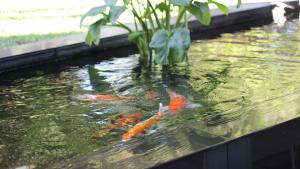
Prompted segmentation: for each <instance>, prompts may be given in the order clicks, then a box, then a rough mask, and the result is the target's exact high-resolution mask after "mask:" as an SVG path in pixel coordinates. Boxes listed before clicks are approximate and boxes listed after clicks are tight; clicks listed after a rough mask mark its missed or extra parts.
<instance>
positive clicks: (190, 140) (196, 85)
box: [0, 20, 300, 168]
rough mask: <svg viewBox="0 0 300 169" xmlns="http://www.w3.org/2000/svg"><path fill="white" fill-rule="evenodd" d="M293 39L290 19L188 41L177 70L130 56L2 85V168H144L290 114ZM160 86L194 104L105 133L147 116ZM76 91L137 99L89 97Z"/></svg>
mask: <svg viewBox="0 0 300 169" xmlns="http://www.w3.org/2000/svg"><path fill="white" fill-rule="evenodd" d="M299 39H300V30H299V22H298V21H297V20H293V21H289V22H286V23H285V25H284V26H283V27H279V26H277V25H275V24H272V25H267V26H263V27H259V28H253V29H251V30H249V31H245V32H240V33H234V34H223V35H222V36H221V37H220V38H217V39H213V40H201V41H196V42H194V43H193V45H192V47H191V49H190V52H189V58H188V62H187V63H184V64H180V65H177V66H170V67H164V68H162V67H160V66H154V67H153V68H152V70H148V69H146V68H144V67H141V66H140V65H139V62H138V58H137V56H136V55H133V56H130V57H127V58H116V59H111V60H108V61H102V62H100V63H95V64H94V65H86V66H84V67H71V68H69V69H67V70H65V71H62V72H60V73H55V74H45V75H37V76H34V77H30V78H23V79H18V80H14V81H12V82H11V83H9V84H7V85H1V86H0V134H1V137H0V168H10V167H20V166H26V165H27V166H29V165H32V166H33V165H34V166H36V167H37V168H45V167H48V168H55V167H56V168H124V167H126V168H147V167H150V166H153V165H155V164H159V163H162V162H165V161H167V160H170V159H174V158H177V157H180V156H183V155H185V154H189V153H192V152H194V151H197V150H201V149H203V148H206V147H209V146H212V145H214V144H217V143H221V142H223V141H226V140H229V139H233V138H237V137H240V136H242V135H245V134H248V133H250V132H253V131H257V130H260V129H263V128H266V127H269V126H272V125H275V124H278V123H281V122H283V121H286V120H289V119H291V118H294V117H297V116H298V115H299V112H300V111H299V109H300V105H299V104H298V103H299V100H300V78H299V77H300V64H299V62H300V57H299V56H300V55H299V54H300V52H299V50H297V49H298V48H299V47H300V42H299ZM166 88H169V89H172V90H174V91H175V92H177V93H180V94H182V95H184V96H185V97H186V98H188V100H190V101H191V102H194V103H197V104H201V105H202V106H201V107H196V108H193V109H184V110H183V111H182V112H180V113H177V114H175V115H172V116H167V117H165V118H164V119H163V120H161V121H160V122H159V123H158V124H157V125H156V126H155V127H153V128H151V130H150V131H149V132H148V133H145V134H143V135H142V136H139V137H136V138H133V139H131V140H130V141H127V142H122V141H121V137H122V134H123V133H125V132H126V131H128V130H129V129H130V127H132V124H126V125H120V126H121V127H115V128H113V129H111V130H108V129H107V126H111V125H116V124H118V122H117V121H118V119H119V118H120V117H121V116H120V115H124V116H125V117H126V116H128V115H130V114H131V113H134V112H139V113H141V114H142V115H143V116H142V120H145V119H147V118H149V117H151V116H152V115H153V114H154V113H156V112H157V109H158V103H159V102H162V103H163V104H164V105H167V104H168V102H169V97H168V94H167V92H166ZM147 91H151V92H155V93H156V97H157V99H147V97H146V93H147ZM82 94H106V95H118V96H134V97H135V98H136V100H135V101H122V100H119V101H118V100H117V101H93V102H88V101H81V100H79V99H78V96H79V95H82ZM104 130H105V131H107V132H104ZM97 132H100V133H101V137H99V139H98V140H97V141H96V142H93V141H92V137H93V136H94V135H95V133H97Z"/></svg>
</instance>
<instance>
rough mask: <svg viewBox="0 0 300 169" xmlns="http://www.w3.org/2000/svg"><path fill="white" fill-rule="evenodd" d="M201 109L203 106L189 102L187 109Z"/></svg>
mask: <svg viewBox="0 0 300 169" xmlns="http://www.w3.org/2000/svg"><path fill="white" fill-rule="evenodd" d="M199 107H202V105H201V104H198V103H194V102H191V101H188V103H187V107H186V108H189V109H195V108H199Z"/></svg>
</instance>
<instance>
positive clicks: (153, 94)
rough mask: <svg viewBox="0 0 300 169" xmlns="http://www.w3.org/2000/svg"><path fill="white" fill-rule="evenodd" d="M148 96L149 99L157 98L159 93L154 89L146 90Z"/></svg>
mask: <svg viewBox="0 0 300 169" xmlns="http://www.w3.org/2000/svg"><path fill="white" fill-rule="evenodd" d="M146 98H147V99H149V100H156V99H157V94H156V93H155V92H154V91H147V92H146Z"/></svg>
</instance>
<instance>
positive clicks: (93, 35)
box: [85, 18, 107, 45]
mask: <svg viewBox="0 0 300 169" xmlns="http://www.w3.org/2000/svg"><path fill="white" fill-rule="evenodd" d="M106 23H107V18H102V19H100V20H98V21H97V22H95V23H93V24H92V25H90V27H89V30H88V33H87V35H86V37H85V42H86V43H87V44H88V45H92V44H95V45H98V44H99V43H100V38H101V37H100V36H101V26H104V25H105V24H106Z"/></svg>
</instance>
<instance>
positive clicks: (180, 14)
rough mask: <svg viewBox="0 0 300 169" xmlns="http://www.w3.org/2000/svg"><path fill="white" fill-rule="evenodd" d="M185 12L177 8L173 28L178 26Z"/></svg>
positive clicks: (183, 9)
mask: <svg viewBox="0 0 300 169" xmlns="http://www.w3.org/2000/svg"><path fill="white" fill-rule="evenodd" d="M185 12H186V9H185V8H179V14H178V16H177V20H176V22H175V24H174V28H177V27H178V26H179V24H180V21H181V19H182V17H183V15H184V14H185Z"/></svg>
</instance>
